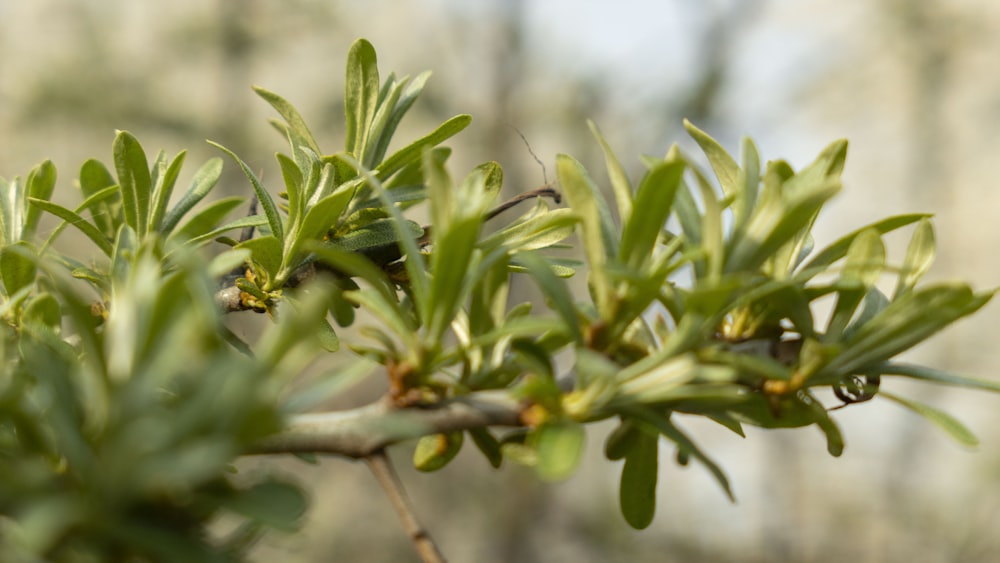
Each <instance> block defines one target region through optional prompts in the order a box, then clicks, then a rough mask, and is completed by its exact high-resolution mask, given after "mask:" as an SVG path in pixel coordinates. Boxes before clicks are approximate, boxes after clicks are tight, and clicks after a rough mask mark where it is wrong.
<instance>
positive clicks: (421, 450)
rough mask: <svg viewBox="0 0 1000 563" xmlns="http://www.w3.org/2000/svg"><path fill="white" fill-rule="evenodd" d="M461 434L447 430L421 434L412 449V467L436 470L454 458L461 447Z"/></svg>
mask: <svg viewBox="0 0 1000 563" xmlns="http://www.w3.org/2000/svg"><path fill="white" fill-rule="evenodd" d="M462 438H463V434H462V433H461V432H449V433H447V434H432V435H430V436H423V437H422V438H420V440H419V441H418V442H417V447H416V449H414V450H413V467H415V468H417V470H419V471H428V472H429V471H437V470H438V469H441V468H442V467H444V466H445V465H448V462H450V461H451V460H453V459H455V456H456V455H458V452H459V451H461V449H462V442H463V439H462Z"/></svg>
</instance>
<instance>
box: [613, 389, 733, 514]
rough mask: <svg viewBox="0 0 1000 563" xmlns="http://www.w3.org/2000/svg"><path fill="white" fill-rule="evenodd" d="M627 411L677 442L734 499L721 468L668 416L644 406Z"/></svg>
mask: <svg viewBox="0 0 1000 563" xmlns="http://www.w3.org/2000/svg"><path fill="white" fill-rule="evenodd" d="M629 411H630V412H631V414H633V415H635V416H636V418H638V419H639V420H641V421H642V422H645V423H647V424H650V425H652V426H653V427H654V428H656V429H657V430H659V431H660V433H661V434H663V436H664V437H666V438H667V439H668V440H670V441H672V442H674V443H675V444H677V447H678V448H680V449H681V450H682V451H684V452H685V453H686V454H687V455H692V456H694V457H695V459H697V460H698V461H700V462H701V464H702V465H704V466H705V467H706V468H707V469H708V471H709V473H711V474H712V476H713V477H715V480H716V481H717V482H718V483H719V485H720V486H721V487H722V489H723V490H724V491H725V493H726V496H728V497H729V500H731V501H735V497H734V496H733V491H732V488H730V486H729V479H728V478H727V477H726V474H725V473H723V471H722V469H720V468H719V466H718V465H716V463H715V462H714V461H712V459H711V458H709V457H708V456H707V455H705V453H704V452H702V451H701V449H700V448H699V447H698V446H697V445H695V443H694V442H693V441H691V438H688V436H687V435H686V434H684V433H683V432H681V431H680V429H678V428H677V427H676V426H674V424H673V423H672V422H671V421H670V419H669V418H667V417H665V416H662V415H660V414H657V413H656V412H655V411H653V410H651V409H649V408H646V407H639V406H636V407H631V408H630V409H629Z"/></svg>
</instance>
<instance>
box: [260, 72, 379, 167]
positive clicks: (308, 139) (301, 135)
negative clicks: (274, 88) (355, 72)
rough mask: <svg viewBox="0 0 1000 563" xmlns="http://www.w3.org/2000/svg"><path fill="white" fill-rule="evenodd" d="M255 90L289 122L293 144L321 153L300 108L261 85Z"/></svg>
mask: <svg viewBox="0 0 1000 563" xmlns="http://www.w3.org/2000/svg"><path fill="white" fill-rule="evenodd" d="M377 80H378V75H377V74H376V81H377ZM253 91H254V92H256V93H257V95H258V96H260V97H261V98H263V99H264V100H265V101H266V102H267V103H269V104H271V107H273V108H274V109H275V110H277V111H278V113H279V114H280V115H281V117H282V118H283V119H284V120H285V122H286V123H288V126H289V132H290V133H291V135H292V145H293V147H294V146H305V147H307V148H308V149H309V150H311V151H313V152H314V153H316V154H320V150H319V145H317V144H316V139H314V138H313V135H312V133H311V132H310V131H309V127H308V126H306V122H305V120H304V119H302V116H301V115H300V114H299V112H298V110H296V109H295V106H293V105H292V104H291V103H289V102H288V100H286V99H284V98H282V97H281V96H279V95H277V94H275V93H274V92H271V91H269V90H265V89H264V88H261V87H260V86H254V87H253Z"/></svg>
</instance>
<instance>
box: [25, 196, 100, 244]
mask: <svg viewBox="0 0 1000 563" xmlns="http://www.w3.org/2000/svg"><path fill="white" fill-rule="evenodd" d="M28 201H30V202H31V204H32V205H35V206H37V207H39V208H41V209H42V210H43V211H47V212H49V213H51V214H53V215H55V216H56V217H59V218H60V219H62V220H63V221H66V222H67V223H69V224H70V225H73V226H74V227H76V228H77V229H79V230H80V232H81V233H83V234H84V235H86V236H87V238H89V239H90V240H92V241H93V242H94V244H96V245H97V247H98V248H100V249H101V251H102V252H104V254H105V255H107V256H111V250H112V245H111V242H110V241H109V240H108V239H107V237H105V236H104V233H102V232H101V231H100V230H98V229H97V227H95V226H94V225H93V224H91V223H88V222H87V220H86V219H84V218H83V217H81V216H80V215H79V214H78V213H76V212H74V211H71V210H69V209H66V208H65V207H63V206H61V205H58V204H55V203H52V202H49V201H45V200H41V199H35V198H28Z"/></svg>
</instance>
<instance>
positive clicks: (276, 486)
mask: <svg viewBox="0 0 1000 563" xmlns="http://www.w3.org/2000/svg"><path fill="white" fill-rule="evenodd" d="M223 506H225V507H226V508H228V509H229V510H231V511H233V512H235V513H237V514H240V515H242V516H245V517H247V518H250V519H252V520H254V521H257V522H260V523H262V524H266V525H268V526H271V527H274V528H276V529H278V530H283V531H287V532H291V531H294V530H296V529H297V528H298V526H299V521H300V520H301V518H302V516H303V515H304V514H305V512H306V508H307V502H306V497H305V495H303V494H302V491H300V490H299V489H298V488H296V487H294V486H293V485H289V484H288V483H282V482H280V481H264V482H262V483H257V484H256V485H253V486H252V487H250V488H249V489H247V490H245V491H242V492H241V493H240V494H238V495H236V496H234V497H228V498H225V500H223Z"/></svg>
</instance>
